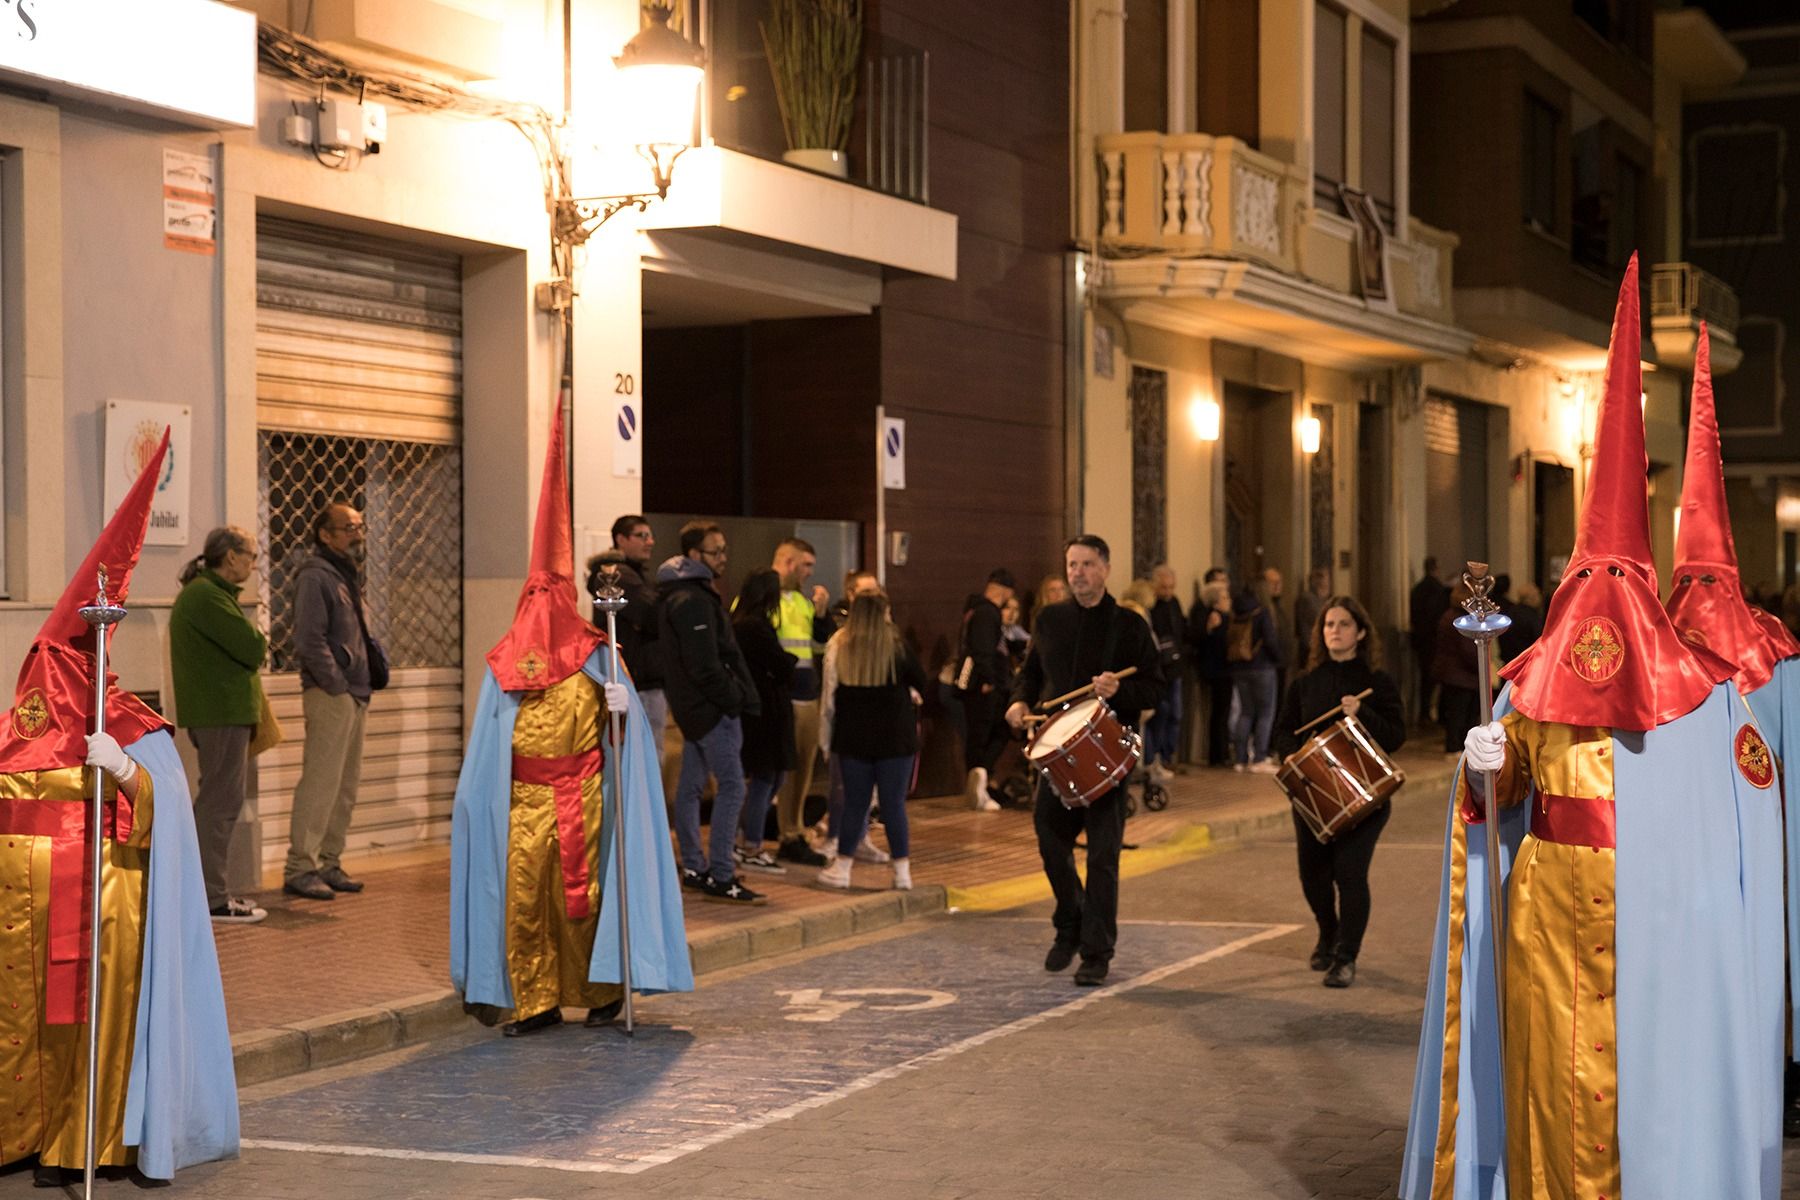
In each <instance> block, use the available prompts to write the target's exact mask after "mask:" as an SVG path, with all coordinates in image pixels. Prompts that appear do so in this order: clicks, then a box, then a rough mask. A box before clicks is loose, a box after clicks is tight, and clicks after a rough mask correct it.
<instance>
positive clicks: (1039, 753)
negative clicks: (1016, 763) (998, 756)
mask: <svg viewBox="0 0 1800 1200" xmlns="http://www.w3.org/2000/svg"><path fill="white" fill-rule="evenodd" d="M1101 703H1102V702H1101V701H1100V700H1098V699H1096V698H1093V697H1090V698H1088V699H1086V700H1083V701H1081V702H1080V703H1079V704H1071V705H1069V707H1067V708H1065V709H1063V710H1062V711H1061V712H1058V713H1056V714H1055V715H1053V716H1051V717H1049V718H1047V719H1046V720H1045V721H1044V723H1043V724H1042V725H1040V726H1038V731H1037V736H1036V737H1034V738H1032V739H1031V746H1030V748H1028V749H1027V750H1026V751H1025V755H1026V757H1027V758H1045V757H1047V756H1049V755H1052V754H1055V753H1056V752H1057V751H1058V750H1060V749H1061V748H1062V747H1063V746H1065V745H1067V744H1068V742H1069V739H1071V738H1073V737H1075V736H1076V735H1077V734H1079V733H1080V732H1081V731H1082V730H1083V729H1086V728H1087V727H1088V722H1089V721H1091V720H1092V719H1093V716H1094V710H1095V709H1096V708H1098V707H1100V704H1101Z"/></svg>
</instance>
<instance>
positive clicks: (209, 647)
mask: <svg viewBox="0 0 1800 1200" xmlns="http://www.w3.org/2000/svg"><path fill="white" fill-rule="evenodd" d="M255 567H256V539H255V538H253V537H251V536H250V535H249V534H248V533H246V532H245V531H243V530H242V529H239V528H238V527H237V526H235V525H225V526H222V527H220V528H218V529H215V530H213V531H212V532H211V533H209V534H207V535H206V545H205V552H204V553H202V554H201V555H200V556H199V557H197V558H195V559H194V560H193V561H192V562H190V563H188V564H187V566H185V567H183V568H182V569H181V594H180V595H178V596H176V597H175V606H174V608H173V609H171V610H170V612H169V660H170V668H171V672H172V674H173V675H174V677H175V718H176V721H177V723H178V724H180V726H181V727H182V728H183V729H185V730H187V733H188V737H189V738H191V739H192V740H193V743H194V749H195V750H196V751H198V753H199V756H200V788H199V790H198V791H196V792H195V793H194V824H195V826H196V827H197V829H198V832H199V835H200V870H201V874H202V875H203V876H205V879H206V903H207V906H208V907H209V908H211V909H212V917H213V920H214V921H218V922H221V923H230V924H237V925H250V924H254V923H255V922H257V921H260V920H262V919H263V918H264V917H266V916H268V915H269V914H268V913H266V912H264V911H263V910H262V909H261V908H258V907H257V906H256V905H255V904H252V903H251V902H250V901H248V900H242V899H238V898H236V897H234V896H231V895H230V894H229V893H227V892H226V890H225V856H226V852H227V850H228V849H229V848H230V846H231V833H232V830H233V829H235V828H236V827H237V822H238V814H239V813H241V812H242V811H243V808H244V780H245V776H246V774H247V772H248V769H249V764H250V735H251V734H252V733H253V732H255V730H256V725H257V722H258V721H259V720H261V718H262V705H263V700H262V681H261V680H260V679H259V678H258V677H257V671H258V670H259V669H260V668H261V667H262V664H263V657H264V656H265V655H266V654H267V653H268V649H269V642H268V639H267V638H265V637H264V636H263V634H262V631H261V630H259V629H258V628H257V627H256V626H255V625H253V624H251V623H250V618H248V617H246V616H245V615H244V610H243V609H242V608H241V607H239V605H238V599H237V597H238V590H239V589H240V588H241V587H242V586H243V584H244V581H245V580H247V579H249V578H250V573H251V572H252V571H253V570H254V569H255Z"/></svg>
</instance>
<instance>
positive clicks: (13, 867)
mask: <svg viewBox="0 0 1800 1200" xmlns="http://www.w3.org/2000/svg"><path fill="white" fill-rule="evenodd" d="M85 778H86V772H85V771H84V770H83V769H82V768H80V767H68V768H63V769H60V770H54V771H27V772H21V773H19V774H15V775H0V1089H3V1090H4V1091H3V1098H0V1142H3V1143H4V1144H3V1145H0V1162H15V1161H17V1160H19V1159H21V1158H26V1157H28V1156H30V1155H32V1154H37V1155H39V1156H40V1159H41V1160H42V1162H43V1163H44V1164H46V1165H49V1166H60V1167H70V1168H77V1169H79V1168H80V1167H81V1166H82V1165H83V1163H84V1161H85V1158H86V1154H85V1151H86V1144H85V1140H84V1139H85V1134H86V1130H85V1128H84V1124H83V1112H82V1096H83V1093H84V1092H85V1090H86V1088H87V991H86V954H87V933H86V932H85V925H86V921H85V919H82V920H80V921H79V924H80V925H81V926H82V927H84V929H83V932H82V934H81V954H82V963H81V968H80V972H79V975H80V978H81V981H82V982H81V985H80V990H79V991H78V993H77V996H76V999H77V1000H78V1007H77V1011H78V1012H79V1015H80V1023H78V1024H51V1023H50V1022H49V1020H48V1019H47V1018H48V1016H49V1012H48V1011H47V1009H48V1004H49V999H48V996H47V987H48V985H47V983H46V976H47V974H48V971H49V963H48V956H49V945H50V935H51V924H50V918H51V908H52V904H51V888H52V866H51V860H52V851H53V848H54V847H55V845H56V843H57V842H58V841H60V840H61V839H57V838H53V837H50V836H44V835H41V834H40V835H33V834H31V833H27V832H25V831H26V830H34V829H35V830H42V829H45V828H48V827H50V826H52V825H53V824H54V823H55V822H57V821H59V820H60V821H62V822H63V823H64V827H65V828H68V827H70V826H69V825H68V821H69V820H70V819H71V818H73V820H74V821H75V824H74V825H73V828H74V829H76V830H77V831H79V830H80V829H81V828H82V827H83V823H82V821H81V818H80V817H77V816H74V813H72V812H70V811H69V809H67V808H64V806H70V807H72V808H73V809H74V810H75V812H79V811H80V810H81V809H82V808H83V807H84V806H86V805H87V804H89V803H90V802H91V801H90V796H89V791H88V788H87V786H86V783H85ZM136 787H137V796H136V798H135V799H134V800H132V801H131V802H130V805H129V812H130V824H131V827H130V830H129V831H128V832H127V833H126V836H125V837H124V838H123V839H121V840H118V841H113V840H110V839H109V840H108V842H107V846H106V854H105V855H104V857H103V860H102V866H101V876H100V877H101V884H100V888H101V893H100V895H101V907H102V911H103V913H104V914H105V915H104V918H103V920H102V921H101V926H100V1039H99V1047H100V1052H99V1055H98V1061H99V1064H100V1071H99V1089H98V1090H99V1104H98V1111H97V1116H96V1125H95V1128H96V1130H97V1133H98V1138H97V1140H98V1141H99V1143H100V1145H99V1155H98V1161H99V1162H100V1163H102V1164H105V1165H110V1166H121V1165H125V1164H128V1163H130V1162H132V1161H133V1159H134V1158H135V1157H136V1151H135V1150H133V1149H132V1148H130V1147H127V1146H126V1145H125V1144H124V1128H125V1089H126V1084H127V1081H128V1077H129V1075H130V1068H131V1056H132V1050H133V1042H134V1040H135V1037H136V1033H137V1008H138V984H139V980H140V975H141V970H142V966H143V953H144V906H145V900H146V896H147V890H146V889H147V886H148V882H149V876H148V873H147V872H146V867H148V865H149V862H150V826H151V820H152V816H153V811H154V804H153V789H152V787H151V783H150V772H148V771H146V770H141V769H140V770H139V771H138V774H137V784H136ZM106 788H107V800H108V807H109V811H111V812H115V813H118V814H119V815H120V817H121V818H122V816H123V813H124V811H125V810H124V808H123V807H120V806H116V805H115V804H114V802H115V800H116V798H117V792H116V789H115V788H114V786H113V783H112V780H111V779H110V778H108V780H107V784H106ZM108 829H109V831H110V830H112V829H113V823H112V820H111V819H109V821H108ZM76 857H78V858H79V860H80V862H81V875H78V876H76V877H75V880H68V881H65V879H58V880H57V881H56V882H57V885H58V886H57V888H56V904H57V905H58V906H60V905H64V904H71V903H72V904H74V905H75V906H76V915H77V916H78V917H82V916H84V914H83V913H82V911H81V910H82V909H84V908H85V906H86V903H87V901H86V899H85V898H84V897H83V896H82V888H81V887H80V885H79V882H77V881H78V880H79V879H80V878H81V876H83V875H85V874H86V864H87V851H86V850H85V849H77V851H76ZM65 882H73V883H74V884H75V886H73V887H72V888H69V887H67V886H65ZM59 915H60V914H59ZM63 919H64V920H66V919H67V917H66V916H64V917H63Z"/></svg>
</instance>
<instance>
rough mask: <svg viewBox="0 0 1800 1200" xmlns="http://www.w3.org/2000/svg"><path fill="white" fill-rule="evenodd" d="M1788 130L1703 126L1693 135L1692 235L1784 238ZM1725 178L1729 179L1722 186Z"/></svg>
mask: <svg viewBox="0 0 1800 1200" xmlns="http://www.w3.org/2000/svg"><path fill="white" fill-rule="evenodd" d="M1786 159H1787V135H1786V134H1785V133H1784V132H1783V131H1782V130H1780V129H1778V128H1776V127H1775V126H1773V125H1733V126H1723V127H1717V128H1713V129H1702V130H1700V131H1698V132H1697V133H1695V134H1694V135H1693V136H1692V137H1690V138H1689V139H1688V161H1687V172H1686V176H1687V192H1688V194H1687V222H1688V230H1687V232H1688V240H1689V243H1690V244H1692V245H1695V246H1733V245H1747V244H1756V243H1773V242H1779V241H1781V240H1782V236H1783V235H1782V225H1783V217H1784V210H1785V209H1786V207H1787V189H1786V188H1784V187H1783V186H1782V184H1781V178H1782V172H1783V171H1785V170H1786ZM1720 180H1729V181H1730V182H1729V185H1728V186H1723V187H1722V186H1720V182H1719V181H1720Z"/></svg>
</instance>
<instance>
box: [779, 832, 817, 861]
mask: <svg viewBox="0 0 1800 1200" xmlns="http://www.w3.org/2000/svg"><path fill="white" fill-rule="evenodd" d="M775 857H776V858H779V859H781V860H782V861H783V862H791V863H799V864H800V865H801V866H803V867H822V866H824V865H825V862H826V859H825V856H824V855H823V854H820V853H819V852H818V851H817V850H814V849H813V848H812V847H811V846H809V845H807V844H806V839H805V838H788V839H787V840H786V841H784V842H782V843H781V846H780V848H779V849H777V850H776V851H775Z"/></svg>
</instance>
